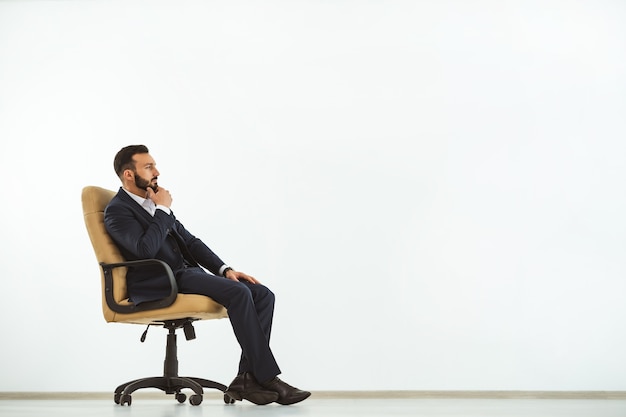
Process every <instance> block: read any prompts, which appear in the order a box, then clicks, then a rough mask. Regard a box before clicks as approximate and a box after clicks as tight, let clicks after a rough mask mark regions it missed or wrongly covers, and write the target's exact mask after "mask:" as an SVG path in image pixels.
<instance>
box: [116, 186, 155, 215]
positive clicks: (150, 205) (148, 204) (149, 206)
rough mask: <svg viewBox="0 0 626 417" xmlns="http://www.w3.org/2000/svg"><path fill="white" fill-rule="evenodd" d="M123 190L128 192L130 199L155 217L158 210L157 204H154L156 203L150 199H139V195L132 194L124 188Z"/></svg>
mask: <svg viewBox="0 0 626 417" xmlns="http://www.w3.org/2000/svg"><path fill="white" fill-rule="evenodd" d="M122 190H124V191H126V193H127V194H128V195H129V196H130V198H132V199H133V200H135V201H136V202H137V204H139V205H140V206H141V207H143V208H144V210H146V211H147V212H148V213H150V215H152V216H154V212H155V210H156V204H154V201H152V200H150V199H149V198H143V197H139V196H138V195H136V194H133V193H131V192H130V191H128V190H127V189H126V188H124V187H122Z"/></svg>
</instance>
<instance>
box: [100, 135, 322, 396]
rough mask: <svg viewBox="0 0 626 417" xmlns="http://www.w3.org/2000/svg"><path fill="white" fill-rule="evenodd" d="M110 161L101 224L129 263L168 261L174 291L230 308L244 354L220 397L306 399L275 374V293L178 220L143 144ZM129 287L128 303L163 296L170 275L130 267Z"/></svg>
mask: <svg viewBox="0 0 626 417" xmlns="http://www.w3.org/2000/svg"><path fill="white" fill-rule="evenodd" d="M113 165H114V168H115V173H116V174H117V175H118V176H119V178H120V180H121V181H122V187H121V188H120V190H119V192H118V193H117V195H116V196H115V197H113V199H112V200H111V202H110V203H109V205H108V206H107V208H106V209H105V213H104V222H105V226H106V229H107V231H108V233H109V234H110V235H111V237H112V238H113V240H114V241H115V243H116V244H117V246H118V247H119V249H120V251H121V253H122V255H123V256H124V257H125V258H126V259H127V260H136V259H145V258H156V259H160V260H162V261H164V262H166V263H167V264H168V265H169V266H170V267H171V268H172V271H173V272H174V275H175V277H176V282H177V283H178V291H179V292H180V293H186V294H202V295H206V296H208V297H211V298H212V299H213V300H215V301H216V302H218V303H220V304H222V305H223V306H224V307H226V309H227V310H228V317H229V319H230V322H231V324H232V327H233V330H234V333H235V336H236V338H237V341H238V342H239V345H240V346H241V349H242V354H241V360H240V362H239V372H238V375H237V376H236V377H235V379H234V380H233V382H232V383H231V384H230V386H229V387H228V389H227V391H226V394H228V395H229V396H230V397H231V398H233V399H235V400H242V399H246V400H248V401H251V402H253V403H255V404H259V405H263V404H269V403H271V402H277V403H279V404H283V405H287V404H294V403H297V402H300V401H302V400H304V399H306V398H308V397H309V395H311V393H310V392H307V391H302V390H299V389H297V388H295V387H292V386H290V385H289V384H287V383H285V382H283V381H281V380H280V379H279V378H278V376H277V375H279V374H280V369H279V367H278V364H277V363H276V360H275V358H274V355H273V354H272V351H271V350H270V347H269V339H270V332H271V328H272V318H273V315H274V294H273V293H272V292H271V291H270V290H269V289H268V288H267V287H265V286H264V285H262V284H261V283H260V282H259V281H257V280H256V279H255V278H254V277H252V276H250V275H248V274H245V273H243V272H240V271H236V270H234V269H233V268H231V267H229V266H228V265H227V264H226V263H224V262H223V261H222V260H221V259H220V258H219V257H218V256H217V255H216V254H215V253H214V252H213V251H212V250H211V249H209V247H208V246H207V245H205V244H204V243H203V242H202V241H201V240H200V239H198V238H196V237H195V236H193V235H192V234H191V233H190V232H189V231H188V230H187V229H185V227H184V226H183V225H182V224H181V223H180V222H179V221H178V220H176V218H175V217H174V214H173V213H172V211H171V209H170V207H171V205H172V196H171V194H170V192H169V191H168V190H166V189H164V188H162V187H160V186H159V185H158V183H157V180H158V177H159V174H160V173H159V171H158V170H157V168H156V163H155V162H154V159H153V158H152V156H150V154H149V153H148V148H147V147H145V146H144V145H131V146H127V147H125V148H122V149H121V150H120V151H119V152H118V153H117V155H116V156H115V160H114V162H113ZM203 268H206V269H203ZM206 270H208V271H210V272H211V273H208V272H206ZM127 288H128V294H129V296H130V298H131V300H132V301H133V302H134V303H136V304H139V303H142V302H146V301H152V300H157V299H160V298H164V297H165V296H166V295H167V294H168V293H169V280H168V279H167V277H166V276H165V275H164V274H163V271H162V270H159V269H158V268H156V269H155V268H146V267H144V268H130V269H129V270H128V273H127Z"/></svg>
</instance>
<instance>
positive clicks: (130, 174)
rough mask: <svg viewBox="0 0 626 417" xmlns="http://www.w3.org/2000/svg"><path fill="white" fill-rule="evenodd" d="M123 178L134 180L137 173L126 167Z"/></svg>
mask: <svg viewBox="0 0 626 417" xmlns="http://www.w3.org/2000/svg"><path fill="white" fill-rule="evenodd" d="M122 178H123V179H124V180H125V181H134V180H135V173H134V172H133V171H132V170H131V169H125V170H124V172H123V173H122Z"/></svg>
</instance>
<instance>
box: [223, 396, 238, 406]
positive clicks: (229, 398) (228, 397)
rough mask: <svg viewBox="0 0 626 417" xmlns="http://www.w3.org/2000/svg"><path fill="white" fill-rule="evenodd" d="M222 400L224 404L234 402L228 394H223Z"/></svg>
mask: <svg viewBox="0 0 626 417" xmlns="http://www.w3.org/2000/svg"><path fill="white" fill-rule="evenodd" d="M224 402H225V403H226V404H235V400H234V399H232V398H231V396H230V395H228V394H224Z"/></svg>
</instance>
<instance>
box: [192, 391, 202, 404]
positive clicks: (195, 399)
mask: <svg viewBox="0 0 626 417" xmlns="http://www.w3.org/2000/svg"><path fill="white" fill-rule="evenodd" d="M201 403H202V395H199V394H194V395H192V396H191V397H189V404H191V405H200V404H201Z"/></svg>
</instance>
